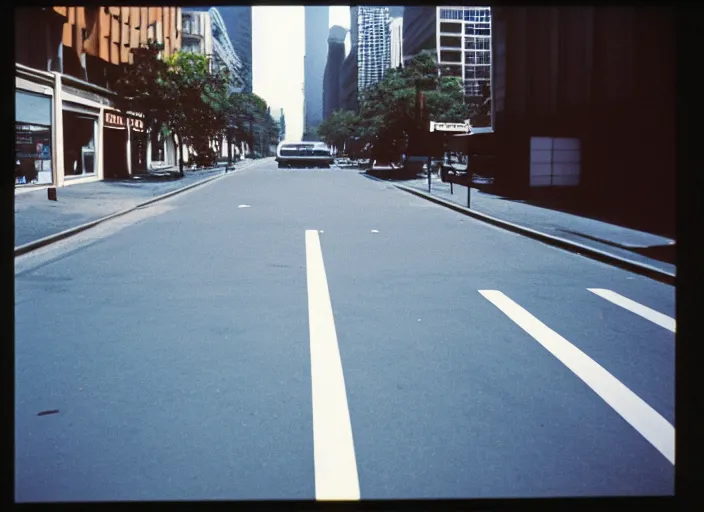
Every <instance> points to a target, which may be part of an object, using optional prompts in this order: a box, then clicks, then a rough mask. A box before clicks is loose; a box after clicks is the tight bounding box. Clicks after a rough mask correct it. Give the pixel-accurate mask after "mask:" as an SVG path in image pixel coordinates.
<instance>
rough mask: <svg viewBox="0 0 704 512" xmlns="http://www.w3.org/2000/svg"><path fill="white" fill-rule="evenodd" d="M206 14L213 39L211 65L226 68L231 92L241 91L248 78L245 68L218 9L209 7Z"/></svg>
mask: <svg viewBox="0 0 704 512" xmlns="http://www.w3.org/2000/svg"><path fill="white" fill-rule="evenodd" d="M208 14H209V15H210V21H211V23H210V26H211V30H212V39H213V66H214V68H216V69H227V70H228V71H229V72H230V76H231V77H232V84H231V85H230V87H231V92H241V91H243V90H244V89H245V88H246V85H247V80H249V79H250V78H249V76H248V73H247V69H246V67H245V65H244V63H243V62H242V59H241V58H240V56H239V55H238V54H237V51H236V50H235V48H234V45H233V43H232V40H231V39H230V36H229V34H228V32H227V26H226V25H225V20H224V19H223V17H222V15H221V14H220V11H219V9H217V8H215V7H211V8H210V9H209V10H208Z"/></svg>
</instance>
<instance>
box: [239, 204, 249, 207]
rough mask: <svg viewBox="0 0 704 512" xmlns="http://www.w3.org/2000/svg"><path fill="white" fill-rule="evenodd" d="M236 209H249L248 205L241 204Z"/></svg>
mask: <svg viewBox="0 0 704 512" xmlns="http://www.w3.org/2000/svg"><path fill="white" fill-rule="evenodd" d="M237 208H251V206H249V205H248V204H241V205H239V206H238V207H237Z"/></svg>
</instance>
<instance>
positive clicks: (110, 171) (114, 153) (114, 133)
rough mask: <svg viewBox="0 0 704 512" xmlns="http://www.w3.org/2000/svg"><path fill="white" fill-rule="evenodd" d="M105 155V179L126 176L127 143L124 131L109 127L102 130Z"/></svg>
mask: <svg viewBox="0 0 704 512" xmlns="http://www.w3.org/2000/svg"><path fill="white" fill-rule="evenodd" d="M103 138H104V140H105V144H104V146H105V154H104V157H103V173H104V178H105V179H121V178H126V177H127V176H128V172H127V141H126V140H125V130H124V128H123V129H116V128H110V127H107V126H106V127H104V128H103Z"/></svg>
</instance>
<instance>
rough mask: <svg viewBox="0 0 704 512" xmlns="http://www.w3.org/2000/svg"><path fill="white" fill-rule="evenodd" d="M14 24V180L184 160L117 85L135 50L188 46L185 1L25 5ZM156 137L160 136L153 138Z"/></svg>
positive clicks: (32, 181) (29, 182)
mask: <svg viewBox="0 0 704 512" xmlns="http://www.w3.org/2000/svg"><path fill="white" fill-rule="evenodd" d="M14 15H15V18H14V28H15V31H14V32H15V157H16V161H15V183H16V186H19V187H31V186H34V185H40V186H45V185H53V186H56V187H62V186H64V185H66V184H69V183H70V184H73V183H80V182H85V181H95V180H101V179H104V178H109V177H117V176H125V175H129V174H131V173H136V172H141V171H145V170H146V169H147V168H148V167H150V166H154V164H156V163H157V161H158V162H161V163H163V164H167V165H168V164H173V163H175V151H174V147H173V145H172V142H173V141H172V140H170V138H166V140H164V139H163V138H160V137H159V136H158V135H157V134H154V133H149V132H148V131H147V130H148V127H147V126H145V123H144V116H143V114H142V113H140V112H126V113H123V112H122V111H121V110H120V109H119V108H118V106H117V105H116V101H115V100H116V94H115V92H114V91H113V90H112V87H113V84H114V83H115V82H116V81H117V80H118V79H119V78H120V76H121V72H122V71H121V69H122V65H125V64H127V65H129V64H131V63H133V62H134V55H133V54H132V53H131V51H130V50H132V49H135V48H138V47H140V46H141V45H144V44H146V43H147V41H148V39H156V40H158V41H160V42H162V43H164V49H163V51H162V57H169V56H170V55H172V54H173V53H174V52H176V51H178V50H179V49H180V47H181V35H182V34H181V25H182V23H181V9H180V8H177V7H120V6H117V7H109V6H94V7H18V8H17V9H15V12H14ZM150 135H151V137H150Z"/></svg>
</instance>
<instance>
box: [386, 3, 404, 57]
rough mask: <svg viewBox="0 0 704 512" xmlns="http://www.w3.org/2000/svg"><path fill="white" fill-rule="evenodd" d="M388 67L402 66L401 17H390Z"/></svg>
mask: <svg viewBox="0 0 704 512" xmlns="http://www.w3.org/2000/svg"><path fill="white" fill-rule="evenodd" d="M389 41H390V42H389V51H390V53H391V57H390V63H389V65H390V67H391V68H394V69H395V68H398V67H401V66H403V17H402V16H401V17H398V18H391V21H390V23H389Z"/></svg>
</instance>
